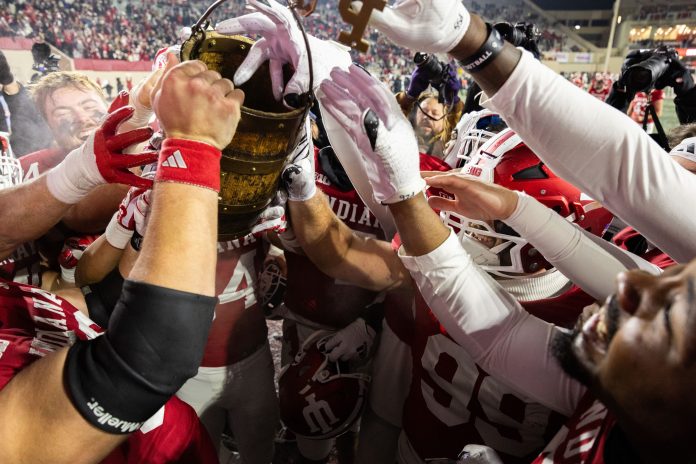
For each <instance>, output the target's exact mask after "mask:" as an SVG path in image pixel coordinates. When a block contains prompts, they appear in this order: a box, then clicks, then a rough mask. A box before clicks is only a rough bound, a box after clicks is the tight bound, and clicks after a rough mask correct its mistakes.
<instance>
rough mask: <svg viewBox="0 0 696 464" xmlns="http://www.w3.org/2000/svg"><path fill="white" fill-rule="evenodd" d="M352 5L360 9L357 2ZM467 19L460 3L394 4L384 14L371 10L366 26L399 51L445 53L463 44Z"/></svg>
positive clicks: (409, 0) (417, 0)
mask: <svg viewBox="0 0 696 464" xmlns="http://www.w3.org/2000/svg"><path fill="white" fill-rule="evenodd" d="M351 5H352V7H353V8H354V9H355V10H359V9H360V8H362V2H360V1H355V2H352V3H351ZM470 19H471V18H470V16H469V12H468V11H467V9H466V8H465V7H464V5H463V4H462V1H461V0H397V1H396V2H395V4H394V5H392V6H390V5H387V6H385V7H384V10H383V11H378V10H372V15H371V16H370V22H369V24H370V25H371V26H373V27H375V28H377V29H378V30H379V31H380V32H382V33H383V34H384V35H386V36H387V38H389V40H391V41H392V42H394V43H395V44H397V45H401V46H402V47H406V48H410V49H413V50H419V51H422V52H428V53H447V52H449V51H450V50H452V49H453V48H454V47H455V46H456V45H457V44H458V43H459V42H460V41H461V40H462V38H463V37H464V34H465V33H466V31H467V30H468V29H469V21H470Z"/></svg>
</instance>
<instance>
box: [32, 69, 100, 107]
mask: <svg viewBox="0 0 696 464" xmlns="http://www.w3.org/2000/svg"><path fill="white" fill-rule="evenodd" d="M65 87H72V88H75V89H78V90H83V91H87V92H89V91H93V92H95V93H96V94H97V95H99V98H101V99H102V100H104V102H106V96H105V95H104V91H103V90H102V89H101V87H99V86H98V85H97V84H96V82H94V81H92V80H90V78H89V77H87V76H86V75H85V74H82V73H78V72H72V71H58V72H54V73H50V74H46V75H45V76H43V77H42V78H41V79H39V80H38V82H36V84H33V85H32V86H31V93H32V95H33V96H34V102H36V106H37V107H38V109H39V111H40V112H41V114H42V115H43V117H44V118H45V117H46V116H47V114H46V102H47V101H48V99H49V98H51V95H53V94H54V93H55V92H56V91H57V90H60V89H63V88H65Z"/></svg>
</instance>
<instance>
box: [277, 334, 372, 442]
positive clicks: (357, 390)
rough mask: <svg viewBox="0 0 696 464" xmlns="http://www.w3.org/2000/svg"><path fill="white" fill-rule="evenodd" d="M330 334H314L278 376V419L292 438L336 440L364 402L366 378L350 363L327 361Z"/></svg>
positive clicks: (358, 415)
mask: <svg viewBox="0 0 696 464" xmlns="http://www.w3.org/2000/svg"><path fill="white" fill-rule="evenodd" d="M332 335H333V333H332V332H328V331H322V330H320V331H317V332H314V333H313V334H312V335H311V336H310V337H309V338H308V339H307V340H306V341H305V342H304V344H303V345H302V347H301V348H300V350H299V351H298V353H297V355H295V359H294V360H293V361H292V362H291V363H290V364H289V365H287V366H285V368H283V371H282V372H281V373H280V379H279V381H278V383H279V397H280V418H281V419H282V420H283V423H284V424H285V425H286V426H287V427H288V429H290V430H291V431H292V432H294V433H295V435H297V436H300V437H304V438H310V439H316V440H323V439H326V438H333V437H336V436H338V435H340V434H342V433H343V432H345V431H347V430H348V428H349V427H350V426H351V425H352V424H353V423H354V422H355V421H356V420H357V419H358V417H360V414H361V412H362V409H363V406H364V405H365V401H366V399H367V389H368V385H369V383H370V377H369V376H368V375H364V374H360V373H355V372H350V370H349V369H350V364H349V363H346V362H341V361H337V362H331V361H329V358H328V357H327V355H326V354H325V352H324V344H325V343H326V341H327V340H328V339H329V338H331V336H332Z"/></svg>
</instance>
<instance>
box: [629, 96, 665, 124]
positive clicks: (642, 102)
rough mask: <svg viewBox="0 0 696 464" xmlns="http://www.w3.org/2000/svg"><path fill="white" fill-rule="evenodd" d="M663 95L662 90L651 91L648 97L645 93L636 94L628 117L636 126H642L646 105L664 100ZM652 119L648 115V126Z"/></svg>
mask: <svg viewBox="0 0 696 464" xmlns="http://www.w3.org/2000/svg"><path fill="white" fill-rule="evenodd" d="M664 98H665V93H664V91H663V90H658V89H653V90H652V91H651V92H650V96H648V94H647V93H645V92H638V93H636V96H635V97H634V98H633V102H632V104H633V110H632V111H631V114H629V116H630V117H631V119H633V120H634V121H635V122H637V123H638V124H643V121H644V120H645V112H646V111H647V110H648V105H649V104H650V103H655V102H657V101H660V100H664ZM653 122H654V121H653V117H652V115H651V114H648V124H650V123H653Z"/></svg>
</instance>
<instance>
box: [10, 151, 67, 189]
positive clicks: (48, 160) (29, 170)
mask: <svg viewBox="0 0 696 464" xmlns="http://www.w3.org/2000/svg"><path fill="white" fill-rule="evenodd" d="M66 155H67V153H65V151H63V150H61V149H59V148H45V149H43V150H39V151H35V152H34V153H29V154H28V155H24V156H22V157H21V158H19V162H20V163H21V165H22V170H23V171H24V182H27V181H29V180H32V179H36V178H37V177H39V176H40V175H41V174H43V173H44V172H46V171H48V170H49V169H51V168H53V167H55V166H58V164H59V163H60V162H61V161H63V159H64V158H65V156H66Z"/></svg>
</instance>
